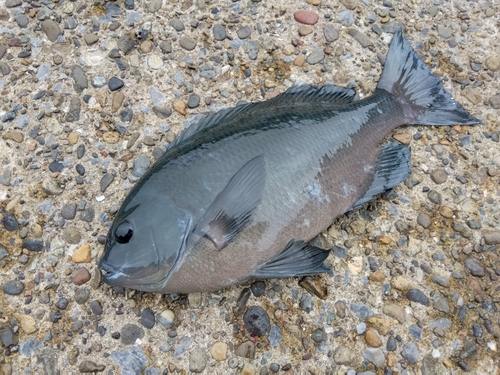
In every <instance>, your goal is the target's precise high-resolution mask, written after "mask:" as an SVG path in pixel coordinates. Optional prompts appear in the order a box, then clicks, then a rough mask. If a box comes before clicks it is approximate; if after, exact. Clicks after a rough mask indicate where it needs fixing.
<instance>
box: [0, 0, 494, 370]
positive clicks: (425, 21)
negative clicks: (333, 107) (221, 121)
mask: <svg viewBox="0 0 500 375" xmlns="http://www.w3.org/2000/svg"><path fill="white" fill-rule="evenodd" d="M298 11H306V13H304V12H299V13H296V12H298ZM309 12H310V13H309ZM499 14H500V10H499V8H498V3H497V2H495V1H465V0H454V1H447V0H434V1H430V0H429V1H428V0H405V1H392V3H391V2H390V1H388V0H385V1H380V0H377V1H375V0H363V1H357V0H341V1H339V2H337V1H327V0H307V1H306V0H291V1H290V0H288V1H285V0H275V1H271V2H266V1H263V2H262V1H261V0H255V1H241V2H239V1H235V2H226V1H218V0H217V1H213V2H205V1H204V0H185V1H180V2H179V1H178V0H170V1H166V0H163V1H162V0H151V1H137V0H135V1H134V0H125V1H123V2H116V3H115V2H104V1H83V0H77V1H68V0H64V1H63V0H60V1H58V0H52V1H50V0H41V1H30V0H27V1H21V0H0V218H1V219H2V221H1V223H0V227H1V228H0V269H1V274H0V285H1V290H0V342H1V344H0V373H2V374H22V373H24V374H41V373H45V374H57V373H60V374H69V373H78V372H102V373H106V374H119V373H123V374H141V373H144V374H149V375H153V374H166V373H180V374H184V373H188V372H203V373H220V374H222V373H224V374H229V373H238V374H239V373H242V374H256V373H259V374H268V373H272V372H275V373H276V372H277V373H285V374H294V373H297V374H307V373H310V374H323V373H335V374H355V373H358V374H361V373H362V374H375V373H380V374H381V373H384V374H392V373H394V374H396V373H397V374H419V373H422V374H445V373H453V374H458V373H462V372H469V371H470V372H473V373H481V374H488V373H489V374H493V373H498V366H499V360H500V358H499V355H498V348H497V346H498V340H499V337H500V327H499V318H500V314H499V312H498V307H497V303H498V302H499V301H500V294H499V290H500V283H499V280H498V278H499V276H500V262H499V261H498V256H497V254H498V245H499V244H500V224H499V222H500V212H499V209H500V206H499V196H500V185H499V179H500V144H499V123H498V109H499V108H500V83H499V82H500V81H499V79H498V78H499V70H500V54H499V52H498V51H500V37H499V30H498V26H499ZM401 25H404V27H405V34H406V36H407V37H408V39H409V40H410V41H411V43H412V45H413V46H414V47H415V49H416V50H417V52H418V53H419V54H420V55H421V56H422V57H423V59H424V60H425V61H426V63H428V65H429V66H430V67H431V68H432V70H433V71H434V72H435V73H436V74H438V75H439V76H440V77H442V79H443V81H444V83H445V87H446V89H447V90H449V91H450V92H452V93H453V95H454V96H455V98H456V99H457V100H458V101H459V102H460V103H462V104H463V105H464V106H465V107H466V108H467V109H468V110H469V111H470V112H471V113H472V114H474V115H475V116H477V117H479V118H480V119H482V120H483V121H484V123H483V124H482V125H480V126H477V127H474V128H473V127H459V126H455V127H439V128H433V127H416V126H413V127H403V128H400V129H398V130H397V131H396V132H395V133H394V134H391V137H394V138H395V139H396V140H398V141H400V142H402V143H405V144H409V145H410V146H411V149H412V158H413V159H412V164H413V172H412V175H411V176H410V177H409V178H408V180H407V181H406V182H405V183H404V184H402V185H401V186H398V187H397V188H396V189H395V190H394V191H392V192H389V193H386V194H385V195H384V196H383V197H382V198H380V199H377V200H376V201H374V202H372V203H370V204H368V205H366V206H365V207H364V208H362V209H359V210H357V211H354V212H351V213H348V214H347V215H345V216H343V217H341V218H338V219H336V220H335V222H334V223H333V225H332V226H331V228H330V229H329V230H328V232H327V233H325V234H323V235H321V236H319V237H318V238H317V239H316V240H315V241H316V242H317V243H320V244H322V245H323V246H324V247H328V248H331V247H332V246H333V251H332V254H331V256H330V257H329V259H328V262H329V263H331V265H332V267H333V273H332V274H330V275H323V276H321V277H317V278H312V279H311V278H306V279H302V280H299V279H285V280H267V281H266V282H265V283H263V282H256V283H252V284H248V285H243V286H238V287H234V288H231V289H229V290H223V291H220V292H218V293H203V294H200V293H194V294H190V295H187V296H186V295H158V294H147V293H138V292H135V291H133V290H124V289H122V288H109V287H108V286H106V285H103V284H102V283H101V280H100V274H99V271H98V270H97V267H96V260H97V259H98V257H99V254H100V253H101V252H102V249H103V246H102V243H103V240H104V235H105V234H106V233H107V227H108V226H109V224H110V221H111V219H112V217H113V214H114V213H115V212H116V210H117V208H118V207H119V206H118V205H119V203H120V202H121V201H122V200H123V198H124V196H125V195H126V194H127V191H128V190H129V189H130V188H131V186H133V184H134V183H135V182H136V181H137V179H138V178H139V177H140V176H141V175H142V174H143V173H144V170H145V169H146V168H147V167H148V166H149V165H150V164H151V163H152V162H153V161H154V160H155V158H158V157H159V156H160V155H161V154H162V152H163V150H164V148H165V147H166V145H167V144H168V143H169V142H171V141H172V140H173V139H174V138H175V136H176V135H178V134H179V133H180V132H181V131H182V130H183V128H185V127H187V126H189V125H190V124H192V123H193V122H194V121H196V120H197V119H198V118H199V116H200V115H203V114H206V113H208V112H209V111H215V110H217V109H220V108H221V107H226V106H234V105H235V104H236V103H237V102H238V101H239V100H245V101H257V100H264V99H268V98H271V97H273V96H275V95H277V94H278V93H280V92H283V91H284V90H286V88H288V87H290V86H292V85H293V84H296V83H310V84H322V83H325V82H334V83H336V84H339V85H348V84H350V83H352V82H354V83H355V85H356V87H357V90H358V93H359V95H360V96H362V97H363V96H366V95H369V94H370V93H371V92H372V91H373V90H374V88H375V85H376V82H377V80H378V78H379V76H380V72H381V67H382V65H381V63H382V62H383V61H384V56H385V53H386V52H387V49H388V43H389V41H390V39H391V33H392V32H394V30H395V28H397V27H398V26H401ZM250 314H251V315H252V316H253V317H254V318H255V319H254V320H252V319H250V318H249V315H250Z"/></svg>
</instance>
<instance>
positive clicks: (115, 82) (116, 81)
mask: <svg viewBox="0 0 500 375" xmlns="http://www.w3.org/2000/svg"><path fill="white" fill-rule="evenodd" d="M123 84H124V83H123V81H122V80H121V79H120V78H118V77H111V78H110V79H109V81H108V87H109V89H110V90H111V91H116V90H119V89H121V88H122V87H123Z"/></svg>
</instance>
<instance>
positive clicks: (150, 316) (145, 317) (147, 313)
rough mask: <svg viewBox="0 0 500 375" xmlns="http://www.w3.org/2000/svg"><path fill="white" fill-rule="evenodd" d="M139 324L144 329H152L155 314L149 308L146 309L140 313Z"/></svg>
mask: <svg viewBox="0 0 500 375" xmlns="http://www.w3.org/2000/svg"><path fill="white" fill-rule="evenodd" d="M140 322H141V324H142V325H143V326H144V327H146V328H149V329H151V328H153V327H154V325H155V314H154V312H153V310H151V308H149V307H146V308H145V309H144V310H142V313H141V319H140Z"/></svg>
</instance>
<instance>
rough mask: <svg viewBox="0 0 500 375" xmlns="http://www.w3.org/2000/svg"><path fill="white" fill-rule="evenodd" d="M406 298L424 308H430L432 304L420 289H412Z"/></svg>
mask: <svg viewBox="0 0 500 375" xmlns="http://www.w3.org/2000/svg"><path fill="white" fill-rule="evenodd" d="M406 298H408V299H409V300H410V301H413V302H417V303H420V304H421V305H424V306H430V304H431V302H430V300H429V298H428V297H427V296H426V295H425V294H424V293H422V292H421V291H420V290H418V289H410V290H409V291H408V292H407V293H406Z"/></svg>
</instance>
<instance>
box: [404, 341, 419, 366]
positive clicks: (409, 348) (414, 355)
mask: <svg viewBox="0 0 500 375" xmlns="http://www.w3.org/2000/svg"><path fill="white" fill-rule="evenodd" d="M402 355H403V357H405V358H406V360H407V361H408V362H410V363H411V364H413V363H416V362H417V361H418V357H419V356H420V352H419V351H418V346H417V344H415V343H414V342H412V343H409V344H407V345H405V346H404V347H403V352H402Z"/></svg>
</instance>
